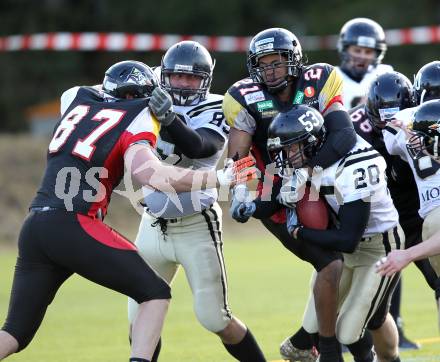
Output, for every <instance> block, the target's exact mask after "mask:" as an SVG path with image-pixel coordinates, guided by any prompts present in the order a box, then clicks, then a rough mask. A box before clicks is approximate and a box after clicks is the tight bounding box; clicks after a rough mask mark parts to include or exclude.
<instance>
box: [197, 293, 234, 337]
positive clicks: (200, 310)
mask: <svg viewBox="0 0 440 362" xmlns="http://www.w3.org/2000/svg"><path fill="white" fill-rule="evenodd" d="M208 293H209V291H208ZM208 293H204V294H205V296H203V295H202V296H199V297H196V296H195V300H194V311H195V314H196V317H197V319H198V321H199V322H200V324H201V325H202V326H203V327H204V328H206V329H207V330H208V331H210V332H213V333H218V332H220V331H222V330H223V329H225V328H226V327H227V325H228V324H229V322H230V321H231V319H232V313H231V311H230V309H229V306H227V305H226V306H225V305H219V303H218V301H216V300H214V298H215V297H209V296H207V295H206V294H208Z"/></svg>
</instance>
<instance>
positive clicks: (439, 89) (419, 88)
mask: <svg viewBox="0 0 440 362" xmlns="http://www.w3.org/2000/svg"><path fill="white" fill-rule="evenodd" d="M414 90H415V92H416V98H417V104H420V103H423V102H425V101H429V100H432V99H440V61H438V60H436V61H433V62H431V63H428V64H425V65H424V66H423V67H421V68H420V70H419V71H418V72H417V74H416V76H415V78H414Z"/></svg>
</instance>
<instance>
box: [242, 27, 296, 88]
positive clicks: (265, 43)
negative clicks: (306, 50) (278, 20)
mask: <svg viewBox="0 0 440 362" xmlns="http://www.w3.org/2000/svg"><path fill="white" fill-rule="evenodd" d="M268 54H278V55H279V56H280V61H279V63H277V64H274V65H272V66H269V67H279V66H285V67H286V68H287V74H288V75H287V77H286V78H285V79H281V80H280V82H279V83H277V84H275V85H271V86H268V85H267V84H265V81H264V77H263V72H264V71H265V70H266V69H265V68H267V67H260V66H259V63H258V61H259V59H260V58H261V57H262V56H265V55H268ZM282 57H283V58H282ZM302 58H303V56H302V49H301V44H300V43H299V41H298V39H297V38H296V36H295V35H294V34H293V33H292V32H290V31H289V30H286V29H282V28H271V29H266V30H263V31H261V32H259V33H258V34H257V35H255V36H254V37H253V38H252V40H251V42H250V44H249V51H248V57H247V67H248V71H249V75H250V77H251V78H252V80H253V81H254V82H257V83H261V84H265V85H266V87H267V89H268V90H269V91H270V92H273V93H276V92H278V91H280V90H283V89H284V88H286V87H287V84H288V81H289V77H297V76H298V75H299V74H300V71H301V68H302V66H303V62H302Z"/></svg>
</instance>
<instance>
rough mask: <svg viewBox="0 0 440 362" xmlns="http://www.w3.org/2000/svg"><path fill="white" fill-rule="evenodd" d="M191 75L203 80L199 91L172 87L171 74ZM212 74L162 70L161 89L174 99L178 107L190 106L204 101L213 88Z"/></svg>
mask: <svg viewBox="0 0 440 362" xmlns="http://www.w3.org/2000/svg"><path fill="white" fill-rule="evenodd" d="M179 73H180V74H191V75H195V76H198V77H200V78H201V82H200V86H199V88H197V89H192V88H181V87H173V86H172V85H171V80H170V76H171V74H179ZM211 81H212V76H211V74H209V73H207V72H203V71H195V70H193V71H191V72H188V71H186V72H185V71H171V70H162V72H161V87H162V88H164V89H165V90H166V91H167V92H168V93H170V95H171V96H172V97H173V103H174V104H175V105H178V106H189V105H194V104H198V103H200V102H202V101H204V100H205V99H206V97H207V95H208V93H209V89H210V87H211Z"/></svg>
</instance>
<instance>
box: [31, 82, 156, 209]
mask: <svg viewBox="0 0 440 362" xmlns="http://www.w3.org/2000/svg"><path fill="white" fill-rule="evenodd" d="M61 111H62V118H61V120H60V121H59V122H58V123H57V124H56V126H55V130H54V133H53V136H52V139H51V141H50V143H49V147H48V153H47V167H46V171H45V174H44V177H43V180H42V183H41V186H40V188H39V190H38V192H37V196H36V197H35V199H34V200H33V201H32V204H31V207H45V206H49V207H54V208H59V209H65V210H67V211H75V212H78V213H81V214H84V215H90V216H93V217H94V216H96V215H97V214H98V213H99V214H101V215H105V213H106V211H107V206H108V203H109V202H110V196H111V193H112V191H113V189H114V188H115V187H116V186H117V185H118V184H119V182H120V181H121V179H122V176H123V172H124V153H125V151H126V150H127V148H128V147H129V146H130V145H131V144H133V143H135V142H141V141H142V142H148V143H149V144H150V145H151V146H152V147H154V146H155V144H156V140H157V135H158V133H159V130H160V126H159V123H158V122H157V120H156V119H155V118H154V117H153V116H152V115H151V113H150V111H149V110H148V107H147V101H146V99H133V100H115V101H106V99H105V98H104V96H103V94H102V93H101V92H99V91H98V90H96V89H94V88H91V87H74V88H72V89H69V90H68V91H66V92H65V93H64V94H63V96H62V98H61Z"/></svg>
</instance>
